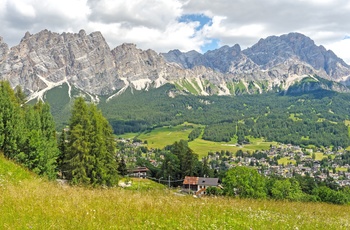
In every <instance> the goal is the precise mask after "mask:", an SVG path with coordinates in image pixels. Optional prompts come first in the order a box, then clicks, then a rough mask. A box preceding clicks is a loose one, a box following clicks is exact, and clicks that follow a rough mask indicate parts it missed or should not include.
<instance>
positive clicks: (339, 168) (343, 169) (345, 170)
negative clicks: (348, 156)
mask: <svg viewBox="0 0 350 230" xmlns="http://www.w3.org/2000/svg"><path fill="white" fill-rule="evenodd" d="M335 170H336V171H337V172H347V171H348V169H347V168H344V167H337V168H336V169H335Z"/></svg>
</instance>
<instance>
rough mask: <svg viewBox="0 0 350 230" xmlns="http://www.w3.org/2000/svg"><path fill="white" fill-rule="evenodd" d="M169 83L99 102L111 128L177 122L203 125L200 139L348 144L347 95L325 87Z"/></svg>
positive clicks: (122, 129)
mask: <svg viewBox="0 0 350 230" xmlns="http://www.w3.org/2000/svg"><path fill="white" fill-rule="evenodd" d="M171 91H175V88H174V87H173V86H172V85H165V86H163V87H161V88H158V89H153V90H150V91H126V92H125V93H124V94H122V95H119V96H118V97H116V98H113V99H112V100H110V101H108V102H104V101H105V100H101V102H100V104H99V107H100V108H101V109H102V111H103V112H104V114H105V116H106V117H107V118H108V119H109V121H110V123H111V125H112V127H113V129H114V132H115V133H116V134H122V133H127V132H143V131H146V130H148V129H152V128H154V127H159V126H164V125H178V124H181V123H183V122H190V123H195V124H202V125H205V129H204V133H203V136H202V138H203V139H206V140H211V141H226V142H227V141H230V140H231V138H233V137H235V138H237V139H238V140H239V142H243V141H249V140H248V139H247V138H246V137H247V136H252V137H263V138H265V140H267V141H278V142H282V143H292V144H296V145H302V146H306V145H309V144H312V145H316V146H332V145H333V146H343V147H344V146H349V145H350V139H349V131H348V127H347V125H346V121H347V120H348V119H350V118H349V115H350V94H341V93H335V92H331V91H326V90H319V91H314V92H312V93H308V94H302V95H295V94H294V95H289V94H287V95H284V94H281V93H280V94H268V93H266V94H260V95H241V96H193V95H181V94H180V95H177V96H176V97H169V96H168V93H169V92H171Z"/></svg>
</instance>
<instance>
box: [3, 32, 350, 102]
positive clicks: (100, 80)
mask: <svg viewBox="0 0 350 230" xmlns="http://www.w3.org/2000/svg"><path fill="white" fill-rule="evenodd" d="M314 74H317V75H318V76H320V77H322V78H324V79H328V80H331V81H336V82H341V83H346V82H347V80H348V78H349V77H350V67H349V66H348V65H347V64H346V63H344V62H343V61H342V60H341V59H339V58H338V57H337V56H336V55H335V54H334V53H333V52H332V51H327V50H326V49H325V48H324V47H322V46H316V45H315V44H314V42H313V41H312V40H311V39H310V38H308V37H306V36H304V35H301V34H297V33H291V34H288V35H282V36H280V37H276V36H272V37H268V38H266V39H261V40H260V41H259V42H258V43H257V44H256V45H254V46H252V47H251V48H248V49H246V50H241V48H240V46H239V45H234V46H233V47H229V46H223V47H221V48H220V49H217V50H213V51H208V52H207V53H205V54H200V53H198V52H196V51H190V52H187V53H182V52H180V51H178V50H173V51H170V52H169V53H166V54H157V53H156V52H155V51H153V50H145V51H144V50H140V49H137V48H136V45H134V44H123V45H120V46H118V47H116V48H114V49H113V50H111V49H110V47H109V46H108V44H107V43H106V41H105V40H104V38H103V36H102V34H101V33H100V32H94V33H91V34H89V35H87V34H86V33H85V31H83V30H81V31H80V32H79V33H77V34H73V33H63V34H58V33H52V32H50V31H47V30H43V31H41V32H40V33H38V34H35V35H31V34H29V33H26V34H25V36H24V38H23V39H22V40H21V42H20V44H19V45H17V46H15V47H12V48H11V49H9V48H8V46H7V45H6V44H5V43H4V42H3V41H2V38H1V37H0V79H6V80H8V81H10V83H11V84H12V86H16V85H21V86H22V87H23V88H24V90H25V91H26V92H28V93H29V94H30V95H31V97H32V98H35V97H42V96H43V95H44V93H45V92H46V91H47V90H49V89H52V88H54V87H56V86H59V85H61V84H63V83H66V84H68V86H69V87H71V86H74V87H75V88H78V89H80V90H82V91H84V92H86V93H88V94H91V95H107V96H110V97H113V96H116V95H118V94H120V93H123V92H124V90H125V89H126V88H128V87H131V88H133V89H135V90H142V89H146V90H148V89H150V88H152V87H160V86H161V85H164V84H165V83H172V84H175V85H176V87H177V88H178V89H179V90H180V91H183V92H187V93H193V94H198V95H211V94H218V95H235V94H242V93H263V92H267V91H270V90H274V91H280V90H286V89H288V88H289V87H290V86H291V85H293V84H294V83H296V82H299V81H301V80H302V79H303V78H305V77H307V76H310V75H314ZM315 81H318V80H317V79H316V78H315ZM322 84H323V83H321V82H320V84H317V87H321V88H322V87H323V86H322ZM308 87H309V88H310V86H307V87H306V89H308ZM317 87H316V88H317ZM323 88H327V87H323ZM327 89H330V90H337V91H342V92H344V91H347V88H346V87H344V86H342V85H340V84H336V83H335V84H333V87H331V88H329V87H328V88H327Z"/></svg>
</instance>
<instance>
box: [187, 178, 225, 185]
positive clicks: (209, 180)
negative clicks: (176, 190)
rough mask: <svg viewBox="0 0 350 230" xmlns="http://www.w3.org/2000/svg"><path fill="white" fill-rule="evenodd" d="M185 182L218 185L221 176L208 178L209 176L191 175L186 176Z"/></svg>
mask: <svg viewBox="0 0 350 230" xmlns="http://www.w3.org/2000/svg"><path fill="white" fill-rule="evenodd" d="M183 184H190V185H205V186H218V184H219V178H208V177H191V176H186V177H185V180H184V182H183Z"/></svg>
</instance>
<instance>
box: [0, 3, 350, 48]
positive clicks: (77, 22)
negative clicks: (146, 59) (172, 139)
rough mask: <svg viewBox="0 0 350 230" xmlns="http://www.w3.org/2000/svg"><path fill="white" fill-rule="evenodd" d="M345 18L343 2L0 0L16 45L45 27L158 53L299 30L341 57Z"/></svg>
mask: <svg viewBox="0 0 350 230" xmlns="http://www.w3.org/2000/svg"><path fill="white" fill-rule="evenodd" d="M185 14H204V15H206V16H208V17H210V18H211V19H212V23H209V24H207V25H204V26H203V27H201V28H202V29H201V30H199V31H198V28H197V26H198V23H197V22H187V21H186V22H179V20H178V19H179V18H180V17H181V16H182V15H185ZM349 21H350V4H349V1H348V0H283V1H279V0H265V1H264V2H263V3H262V2H261V0H245V1H232V0H216V1H212V0H200V1H198V0H128V1H123V0H60V1H57V0H45V1H41V0H2V1H0V25H1V30H0V36H3V37H4V40H5V41H6V42H7V43H9V45H10V46H13V45H16V44H18V42H19V41H20V39H21V38H22V37H23V36H24V34H25V32H26V31H29V32H31V33H37V32H39V31H41V30H43V29H48V30H51V31H55V32H60V33H61V32H64V31H68V32H78V31H79V30H80V29H85V30H86V32H87V33H90V32H93V31H101V32H102V34H103V35H104V36H105V38H106V40H107V42H108V43H109V44H110V46H111V48H113V47H115V46H117V45H119V44H121V43H124V42H133V43H136V44H137V45H138V46H139V47H141V48H143V49H147V48H150V49H154V50H156V51H158V52H166V51H168V50H170V49H180V50H182V51H189V50H192V49H195V50H198V51H199V50H200V47H201V46H202V45H204V44H205V43H207V42H209V41H210V40H211V39H215V40H219V41H220V45H233V44H236V43H238V44H240V45H241V46H242V47H243V48H244V47H247V46H251V45H253V44H254V43H256V42H257V41H258V40H259V39H260V38H264V37H267V36H269V35H281V34H286V33H289V32H300V33H303V34H305V35H307V36H310V37H311V38H312V39H313V40H315V42H316V44H318V45H321V44H322V45H324V46H326V47H327V48H328V47H335V48H334V49H337V50H334V51H335V53H336V54H339V55H340V52H341V53H345V52H344V50H346V48H345V45H346V44H347V42H343V41H340V39H341V38H343V37H344V34H349V32H350V24H349V23H346V22H349ZM345 43H346V44H345ZM332 44H333V45H332ZM335 44H337V45H335ZM342 45H344V48H343V49H341V48H338V46H342ZM346 47H347V46H346ZM338 50H339V51H338Z"/></svg>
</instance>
